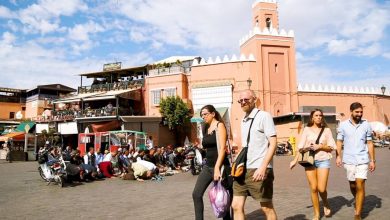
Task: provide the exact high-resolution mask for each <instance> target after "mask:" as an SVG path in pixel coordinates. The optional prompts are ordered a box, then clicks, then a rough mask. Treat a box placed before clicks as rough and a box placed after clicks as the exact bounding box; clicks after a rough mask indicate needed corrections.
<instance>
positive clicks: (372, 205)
mask: <svg viewBox="0 0 390 220" xmlns="http://www.w3.org/2000/svg"><path fill="white" fill-rule="evenodd" d="M376 208H377V209H380V208H382V199H381V198H379V197H377V196H375V195H368V196H366V198H365V200H364V206H363V211H362V218H366V217H368V215H369V214H370V212H371V211H372V210H374V209H376Z"/></svg>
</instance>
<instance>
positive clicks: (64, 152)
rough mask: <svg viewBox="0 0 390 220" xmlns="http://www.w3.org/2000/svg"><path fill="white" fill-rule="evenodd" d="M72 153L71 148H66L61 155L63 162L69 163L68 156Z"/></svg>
mask: <svg viewBox="0 0 390 220" xmlns="http://www.w3.org/2000/svg"><path fill="white" fill-rule="evenodd" d="M71 153H72V147H71V146H69V145H68V146H66V148H65V150H64V151H63V152H62V155H63V157H64V160H65V161H70V158H71V156H70V154H71Z"/></svg>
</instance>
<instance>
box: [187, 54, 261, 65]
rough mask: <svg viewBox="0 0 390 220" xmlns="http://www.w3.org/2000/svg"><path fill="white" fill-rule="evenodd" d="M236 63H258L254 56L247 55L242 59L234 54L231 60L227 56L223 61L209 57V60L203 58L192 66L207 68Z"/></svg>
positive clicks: (195, 61)
mask: <svg viewBox="0 0 390 220" xmlns="http://www.w3.org/2000/svg"><path fill="white" fill-rule="evenodd" d="M234 62H256V59H255V56H253V54H249V56H246V55H245V54H241V55H240V57H237V56H236V55H235V54H233V55H232V56H231V57H230V58H229V57H228V56H227V55H225V56H224V57H223V58H222V59H221V58H220V57H219V56H217V57H215V58H212V57H209V58H208V59H207V60H206V59H203V58H201V59H200V61H198V60H197V59H194V62H193V63H192V66H193V67H194V66H205V65H214V64H222V63H234Z"/></svg>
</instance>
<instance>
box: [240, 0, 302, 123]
mask: <svg viewBox="0 0 390 220" xmlns="http://www.w3.org/2000/svg"><path fill="white" fill-rule="evenodd" d="M277 9H278V7H277V3H276V1H275V0H256V1H255V2H254V3H253V5H252V25H253V27H252V30H251V31H249V33H248V34H247V35H246V36H244V37H243V38H242V39H241V40H240V50H241V54H245V55H249V54H253V55H254V56H255V59H256V66H255V68H253V69H252V70H251V71H250V72H249V73H248V74H249V77H250V79H251V80H252V82H253V83H252V87H251V89H252V90H254V91H255V93H256V94H257V96H258V97H259V98H260V101H261V106H260V107H261V108H262V109H264V110H266V111H269V112H270V113H271V114H272V115H273V116H282V115H286V114H288V113H290V112H297V111H298V96H297V78H296V67H295V43H294V32H293V31H289V32H286V31H285V30H283V29H282V30H279V18H278V10H277Z"/></svg>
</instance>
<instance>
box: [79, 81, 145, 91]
mask: <svg viewBox="0 0 390 220" xmlns="http://www.w3.org/2000/svg"><path fill="white" fill-rule="evenodd" d="M142 85H143V79H141V78H140V79H136V80H131V81H121V82H115V83H105V84H96V85H91V86H79V88H78V92H79V94H80V93H92V92H106V91H113V90H125V89H137V88H139V87H142Z"/></svg>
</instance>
